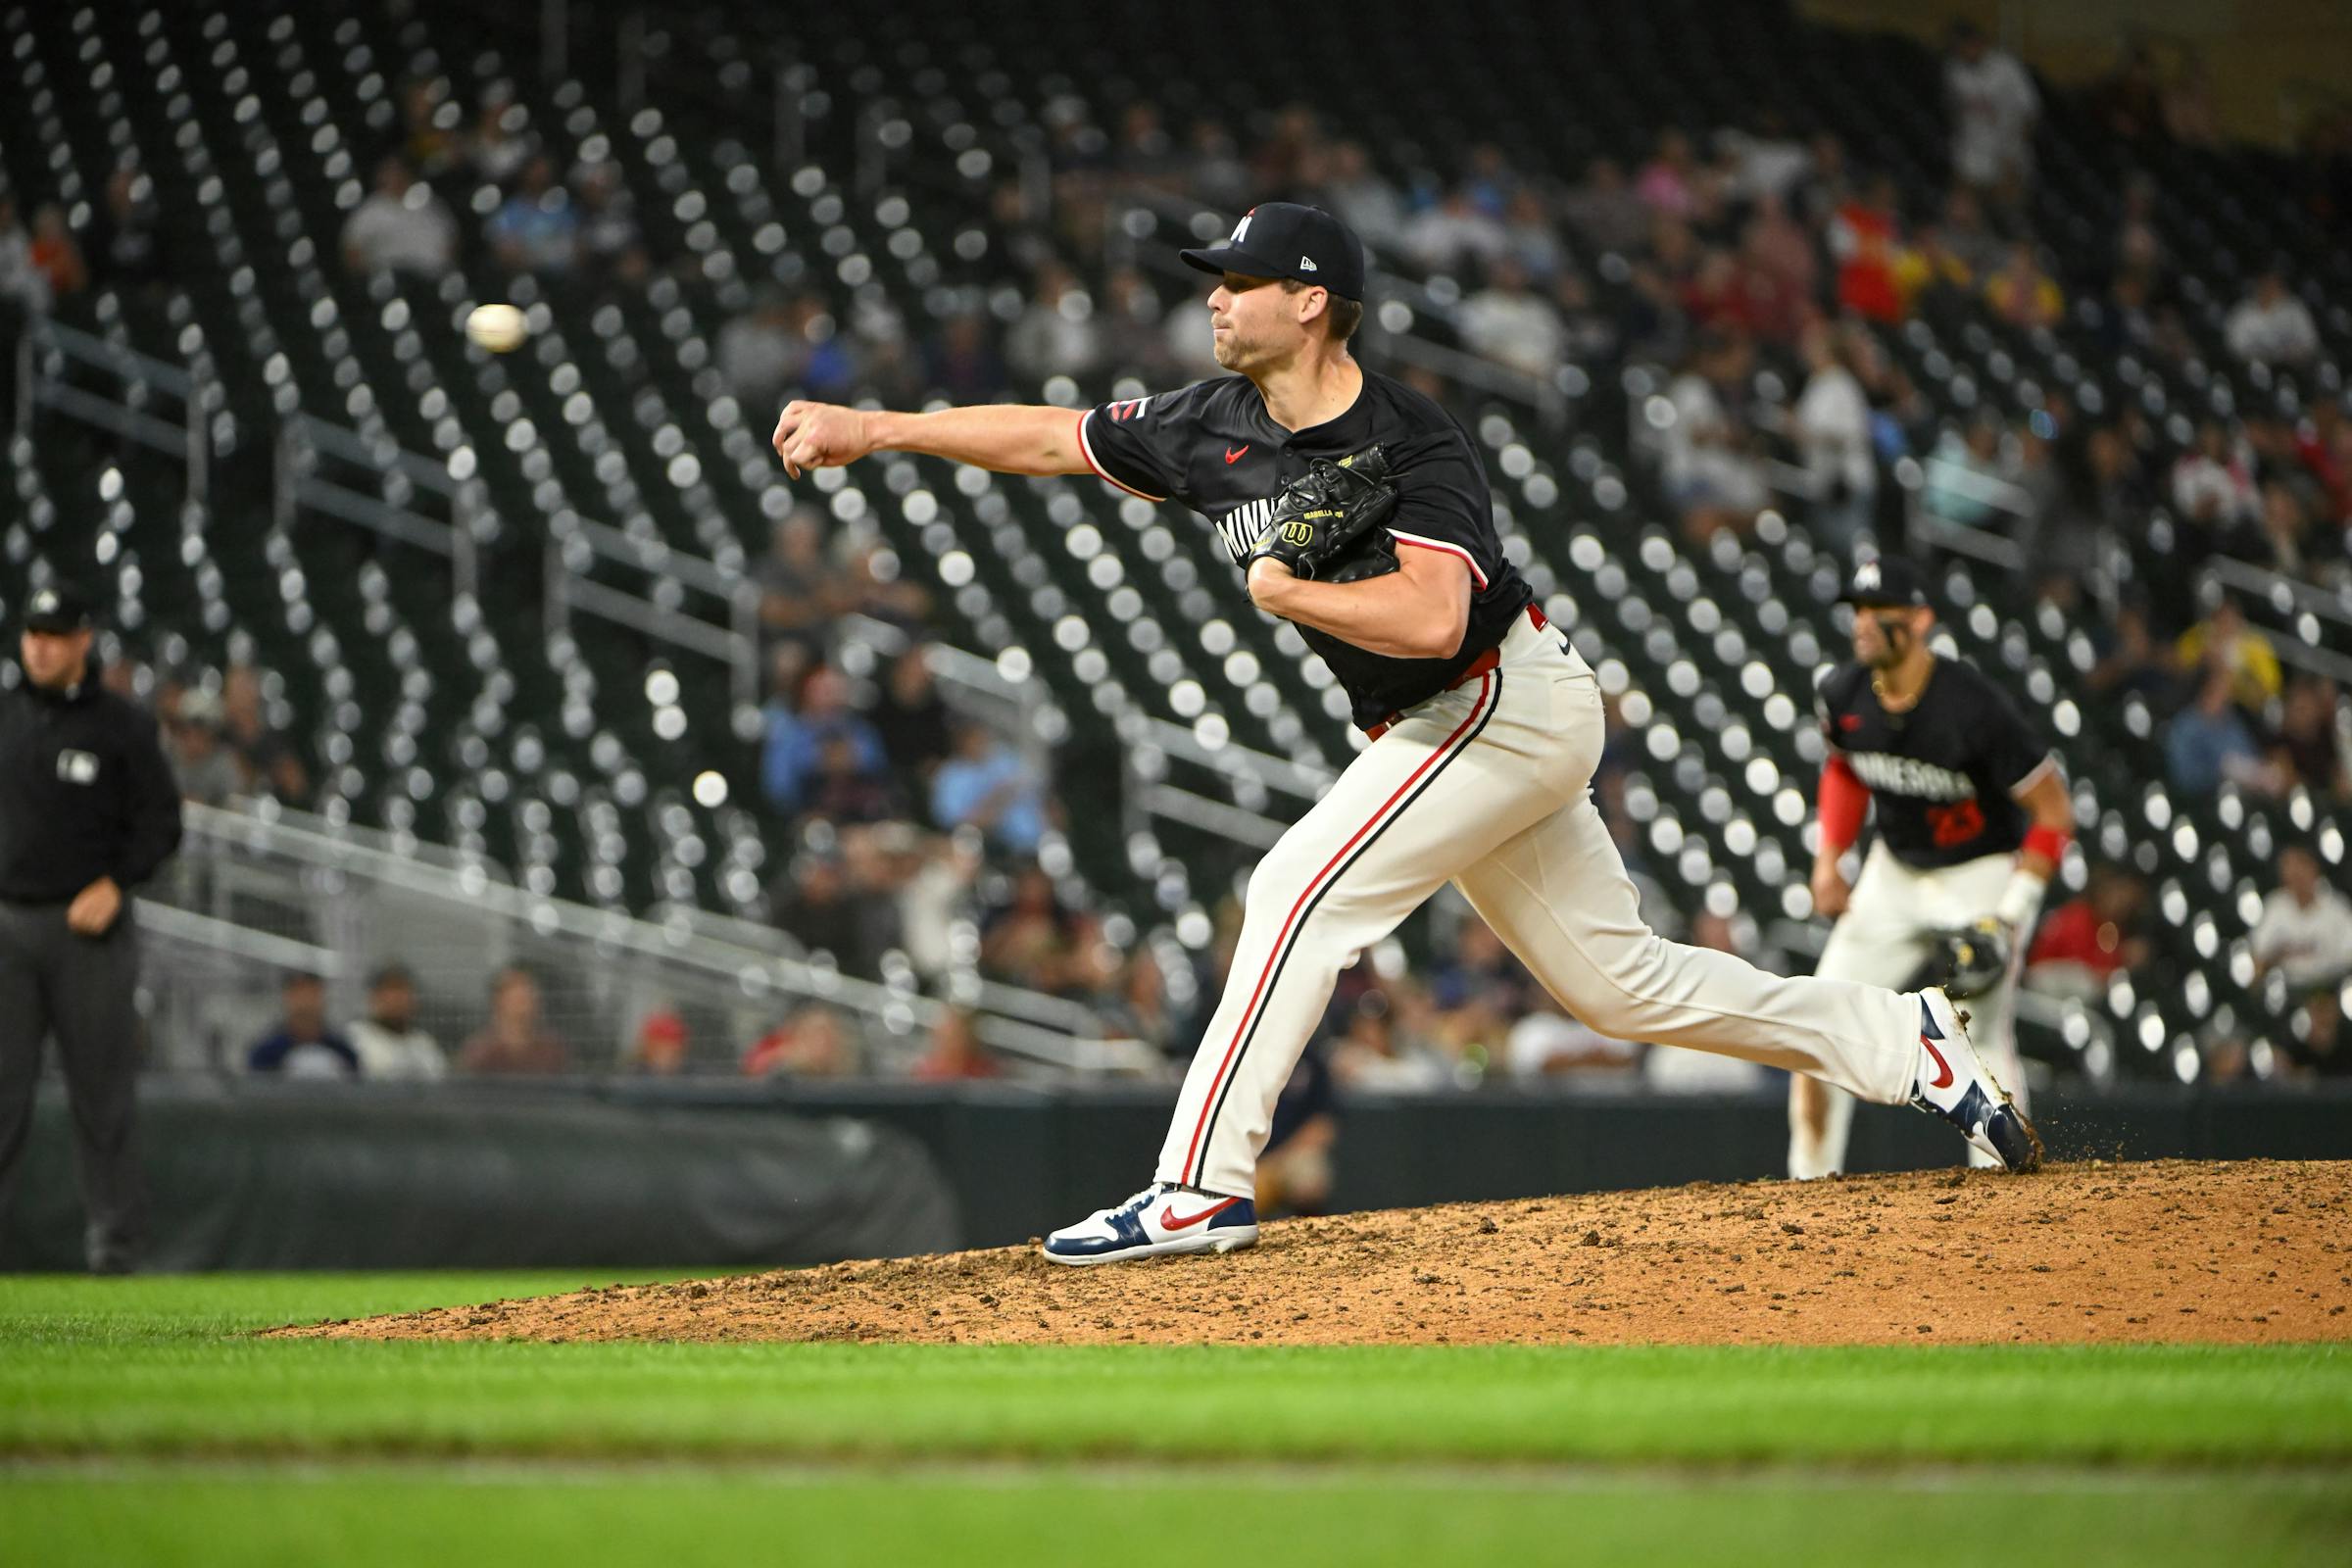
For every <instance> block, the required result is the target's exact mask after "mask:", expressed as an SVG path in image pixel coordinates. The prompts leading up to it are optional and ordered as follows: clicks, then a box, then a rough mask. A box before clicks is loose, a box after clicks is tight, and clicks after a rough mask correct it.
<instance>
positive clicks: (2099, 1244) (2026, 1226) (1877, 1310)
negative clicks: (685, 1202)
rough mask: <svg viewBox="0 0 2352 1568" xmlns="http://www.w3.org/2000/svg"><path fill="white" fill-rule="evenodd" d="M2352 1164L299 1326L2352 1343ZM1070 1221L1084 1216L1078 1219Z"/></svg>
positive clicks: (1672, 1212) (1445, 1210)
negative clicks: (2350, 1306)
mask: <svg viewBox="0 0 2352 1568" xmlns="http://www.w3.org/2000/svg"><path fill="white" fill-rule="evenodd" d="M2346 1213H2352V1162H2340V1161H2339V1162H2331V1163H2318V1162H2312V1163H2296V1162H2285V1161H2273V1160H2250V1161H2244V1162H2238V1163H2198V1162H2191V1161H2180V1160H2171V1161H2163V1162H2159V1163H2153V1164H2116V1165H2109V1164H2104V1163H2092V1164H2088V1165H2063V1166H2057V1167H2054V1168H2052V1169H2050V1170H2047V1171H2044V1172H2042V1173H2040V1174H2038V1175H2034V1176H2023V1177H2020V1176H2008V1175H2003V1174H1998V1173H1992V1172H1984V1171H1970V1172H1965V1173H1963V1172H1957V1171H1925V1172H1912V1173H1907V1174H1902V1175H1894V1176H1866V1177H1857V1178H1852V1179H1849V1180H1844V1181H1832V1182H1811V1183H1805V1184H1801V1185H1800V1184H1795V1183H1788V1182H1749V1183H1743V1184H1740V1185H1738V1186H1711V1185H1710V1186H1693V1187H1680V1188H1671V1189H1660V1190H1653V1191H1648V1192H1632V1193H1600V1194H1593V1195H1591V1196H1588V1197H1582V1198H1549V1199H1539V1200H1528V1201H1511V1202H1498V1203H1456V1204H1450V1205H1447V1206H1445V1207H1441V1208H1420V1209H1397V1210H1390V1211H1385V1212H1372V1213H1361V1214H1348V1215H1342V1216H1339V1217H1336V1218H1331V1219H1305V1220H1287V1221H1281V1222H1277V1223H1275V1224H1271V1225H1269V1226H1267V1227H1266V1229H1265V1233H1264V1237H1263V1239H1262V1240H1261V1241H1260V1242H1259V1244H1258V1246H1257V1247H1256V1248H1255V1249H1253V1250H1250V1251H1244V1252H1236V1253H1233V1254H1231V1255H1229V1256H1224V1257H1216V1256H1191V1257H1175V1258H1159V1259H1152V1260H1149V1261H1145V1262H1141V1263H1116V1264H1107V1265H1103V1266H1101V1267H1096V1268H1069V1267H1065V1266H1062V1265H1059V1264H1053V1263H1048V1262H1046V1261H1044V1260H1043V1259H1042V1258H1040V1257H1039V1256H1038V1254H1037V1250H1036V1249H1035V1248H1034V1247H1022V1248H1001V1249H998V1250H993V1251H985V1252H956V1253H951V1254H948V1255H946V1256H937V1257H912V1258H901V1259H895V1260H891V1261H886V1262H869V1263H836V1264H832V1265H830V1266H828V1267H824V1268H815V1269H806V1270H800V1271H793V1272H779V1273H773V1274H760V1275H752V1276H745V1277H740V1278H732V1279H718V1280H711V1281H708V1282H700V1283H693V1284H684V1285H647V1286H634V1287H615V1288H613V1289H611V1290H602V1291H599V1290H589V1291H582V1292H579V1293H577V1294H575V1295H571V1296H557V1297H547V1298H543V1299H534V1300H521V1301H499V1302H494V1303H491V1304H489V1305H484V1306H473V1307H446V1308H442V1309H439V1310H436V1311H431V1312H417V1313H409V1314H406V1315H403V1316H398V1317H380V1318H370V1319H367V1320H365V1321H361V1322H350V1323H333V1324H323V1325H319V1326H318V1327H314V1328H304V1329H285V1330H279V1331H278V1332H280V1333H286V1334H306V1335H331V1336H345V1337H360V1338H377V1339H529V1340H618V1339H627V1340H833V1341H858V1342H866V1341H876V1342H879V1341H918V1342H925V1343H937V1344H946V1343H952V1342H960V1343H964V1344H981V1343H985V1344H1028V1343H1057V1344H1067V1343H1096V1344H1101V1343H1119V1342H1133V1343H1156V1344H1188V1343H1195V1342H1201V1341H1214V1342H1218V1343H1224V1344H1245V1345H1247V1344H1265V1345H1403V1344H1414V1345H1420V1344H1446V1343H1451V1344H1457V1345H1458V1344H1474V1343H1494V1342H1503V1341H1516V1342H1538V1341H1541V1342H1552V1343H1559V1342H1567V1343H1575V1344H1585V1345H1605V1344H1620V1343H1628V1342H1635V1343H1651V1344H1688V1345H1733V1344H1738V1345H1755V1344H1783V1345H1856V1344H1894V1343H1903V1344H1952V1343H1984V1342H1997V1343H2002V1344H2007V1343H2010V1342H2012V1341H2022V1342H2027V1343H2057V1342H2082V1341H2102V1342H2112V1341H2124V1340H2171V1341H2183V1340H2205V1341H2232V1342H2244V1341H2260V1340H2329V1339H2343V1338H2352V1317H2347V1315H2346V1313H2345V1303H2346V1302H2347V1301H2352V1231H2347V1229H2346V1227H2345V1223H2344V1216H2345V1214H2346ZM1073 1217H1075V1216H1073Z"/></svg>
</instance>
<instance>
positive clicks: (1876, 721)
mask: <svg viewBox="0 0 2352 1568" xmlns="http://www.w3.org/2000/svg"><path fill="white" fill-rule="evenodd" d="M1814 699H1815V706H1816V708H1817V709H1818V710H1819V711H1820V713H1821V732H1822V735H1823V736H1824V737H1825V738H1826V739H1827V740H1828V741H1829V743H1830V745H1832V746H1833V747H1835V748H1837V749H1838V751H1839V752H1841V753H1843V754H1844V757H1845V760H1846V763H1847V765H1849V766H1850V767H1852V768H1853V770H1854V774H1855V776H1856V777H1858V778H1860V779H1861V780H1862V782H1863V783H1864V784H1865V785H1867V786H1868V787H1869V789H1870V795H1871V799H1872V800H1873V801H1874V802H1876V803H1877V806H1878V827H1879V833H1880V835H1881V836H1882V837H1884V838H1885V839H1886V841H1887V848H1888V849H1890V850H1892V851H1893V852H1894V855H1895V858H1897V859H1899V860H1901V861H1902V862H1903V863H1904V864H1905V865H1909V866H1916V867H1919V868H1920V869H1923V870H1933V869H1936V868H1938V867H1941V866H1947V865H1958V864H1959V863H1960V862H1962V861H1963V860H1973V859H1976V858H1979V857H1981V856H1986V855H2001V854H2005V853H2008V852H2011V851H2014V850H2016V849H2017V847H2018V846H2019V845H2021V844H2023V843H2024V842H2025V841H2026V827H2027V825H2028V823H2029V821H2030V817H2029V815H2028V813H2027V811H2026V809H2025V808H2024V807H2023V806H2021V805H2020V804H2019V803H2018V800H2017V792H2018V791H2019V790H2021V789H2024V788H2026V787H2027V786H2028V785H2030V784H2032V783H2033V782H2034V779H2035V778H2036V777H2038V776H2039V774H2040V773H2041V771H2042V770H2043V769H2044V768H2048V767H2055V766H2057V759H2056V758H2055V757H2054V756H2052V755H2051V752H2050V749H2049V747H2048V746H2047V745H2045V744H2044V743H2043V741H2042V739H2041V737H2040V736H2039V735H2037V734H2035V733H2034V727H2033V726H2032V725H2031V724H2028V723H2027V722H2026V720H2025V717H2024V716H2023V715H2022V714H2020V713H2019V712H2018V711H2017V708H2016V705H2015V704H2013V703H2011V702H2010V701H2009V699H2008V697H2007V696H2005V695H2004V694H2003V693H2002V691H2001V689H2000V688H1999V687H1997V686H1995V685H1993V683H1992V682H1991V681H1989V680H1987V679H1986V678H1985V674H1984V672H1983V671H1981V670H1979V669H1978V668H1977V667H1976V666H1975V665H1974V664H1970V663H1967V662H1963V661H1960V660H1955V659H1938V660H1936V662H1935V664H1934V665H1933V666H1931V668H1930V670H1929V674H1928V684H1927V688H1926V689H1925V690H1924V691H1922V692H1921V693H1920V694H1919V702H1918V703H1917V704H1916V705H1915V706H1913V707H1912V708H1910V709H1908V710H1906V711H1903V712H1900V713H1889V712H1888V711H1887V710H1886V709H1885V708H1884V707H1883V706H1882V705H1881V704H1880V702H1879V698H1878V694H1877V693H1876V692H1874V691H1872V690H1871V686H1870V670H1869V668H1868V667H1867V666H1865V665H1863V664H1860V663H1855V662H1849V663H1843V664H1839V665H1838V667H1837V668H1836V669H1833V670H1831V671H1830V672H1829V674H1827V675H1825V676H1823V677H1822V680H1821V685H1820V686H1819V687H1818V688H1817V689H1816V690H1815V692H1814Z"/></svg>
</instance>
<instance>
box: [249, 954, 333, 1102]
mask: <svg viewBox="0 0 2352 1568" xmlns="http://www.w3.org/2000/svg"><path fill="white" fill-rule="evenodd" d="M278 1001H279V1005H280V1007H281V1009H282V1011H281V1013H280V1016H279V1018H278V1023H277V1027H276V1028H274V1029H272V1030H270V1032H269V1033H268V1034H266V1035H264V1036H262V1038H261V1039H259V1040H257V1041H255V1042H254V1043H253V1048H252V1049H251V1050H250V1051H248V1052H246V1053H245V1066H246V1069H247V1070H248V1071H250V1072H266V1073H276V1074H278V1075H280V1076H282V1077H286V1078H356V1077H358V1076H359V1071H360V1058H359V1054H358V1053H356V1052H354V1051H353V1050H352V1049H351V1042H350V1041H348V1040H346V1039H344V1038H343V1037H342V1036H341V1035H340V1034H338V1033H336V1032H335V1031H334V1030H332V1029H330V1028H328V1027H327V1023H326V982H325V981H323V980H321V979H319V977H318V976H317V975H315V974H290V975H287V976H286V978H285V980H284V982H283V983H282V984H281V985H280V986H279V988H278Z"/></svg>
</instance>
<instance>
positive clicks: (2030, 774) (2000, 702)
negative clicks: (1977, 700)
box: [1977, 681, 2058, 795]
mask: <svg viewBox="0 0 2352 1568" xmlns="http://www.w3.org/2000/svg"><path fill="white" fill-rule="evenodd" d="M1982 689H1983V691H1984V693H1985V702H1984V704H1983V709H1984V711H1983V713H1982V715H1981V718H1980V720H1979V725H1978V731H1977V733H1978V734H1979V735H1981V736H1983V737H1984V759H1985V760H1984V768H1985V774H1986V776H1988V777H1989V778H1990V779H1991V781H1992V782H1994V783H1996V784H1998V785H2000V787H2001V788H2002V789H2003V790H2005V791H2006V792H2008V793H2009V794H2011V795H2015V794H2016V793H2017V792H2018V791H2019V790H2022V789H2024V788H2025V787H2026V786H2027V785H2029V784H2032V783H2034V780H2035V778H2036V777H2037V776H2038V775H2039V774H2040V773H2041V771H2042V769H2043V768H2045V767H2055V766H2057V765H2058V759H2057V757H2056V756H2055V755H2054V754H2053V753H2052V752H2051V751H2050V747H2049V743H2048V742H2047V741H2045V740H2043V739H2042V738H2041V734H2040V732H2039V731H2037V730H2036V729H2034V726H2033V725H2032V724H2030V723H2028V722H2026V717H2025V715H2024V714H2023V713H2020V712H2019V711H2017V705H2016V704H2015V703H2012V702H2011V701H2010V700H2009V698H2008V696H2007V694H2005V693H2004V692H2002V691H2001V689H2000V688H1999V687H1997V686H1994V685H1993V684H1992V683H1991V682H1990V681H1985V682H1984V683H1983V687H1982Z"/></svg>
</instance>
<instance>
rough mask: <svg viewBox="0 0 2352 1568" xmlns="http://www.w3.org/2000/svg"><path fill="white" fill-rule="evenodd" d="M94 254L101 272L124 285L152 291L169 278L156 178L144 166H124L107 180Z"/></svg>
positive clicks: (93, 236)
mask: <svg viewBox="0 0 2352 1568" xmlns="http://www.w3.org/2000/svg"><path fill="white" fill-rule="evenodd" d="M89 256H90V260H91V263H92V266H93V268H94V270H96V272H97V274H98V275H99V276H100V277H102V278H104V279H105V280H106V281H108V282H109V283H113V284H116V285H118V286H120V287H123V288H131V289H148V290H152V289H154V288H157V287H159V286H160V285H162V284H163V283H164V282H166V281H167V280H168V278H169V275H170V272H171V266H170V262H169V260H168V258H167V257H166V255H165V252H164V236H163V231H162V220H161V218H160V216H159V215H158V213H157V212H156V206H155V182H154V181H153V180H151V179H149V178H148V177H147V176H146V175H145V174H143V173H141V172H139V171H138V170H136V169H134V168H128V167H125V168H122V169H118V170H116V171H115V172H114V175H113V177H111V178H110V179H108V180H107V182H106V202H105V205H104V206H103V207H101V208H100V210H99V214H98V222H97V226H96V228H95V229H94V230H93V231H92V232H91V235H90V244H89Z"/></svg>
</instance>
